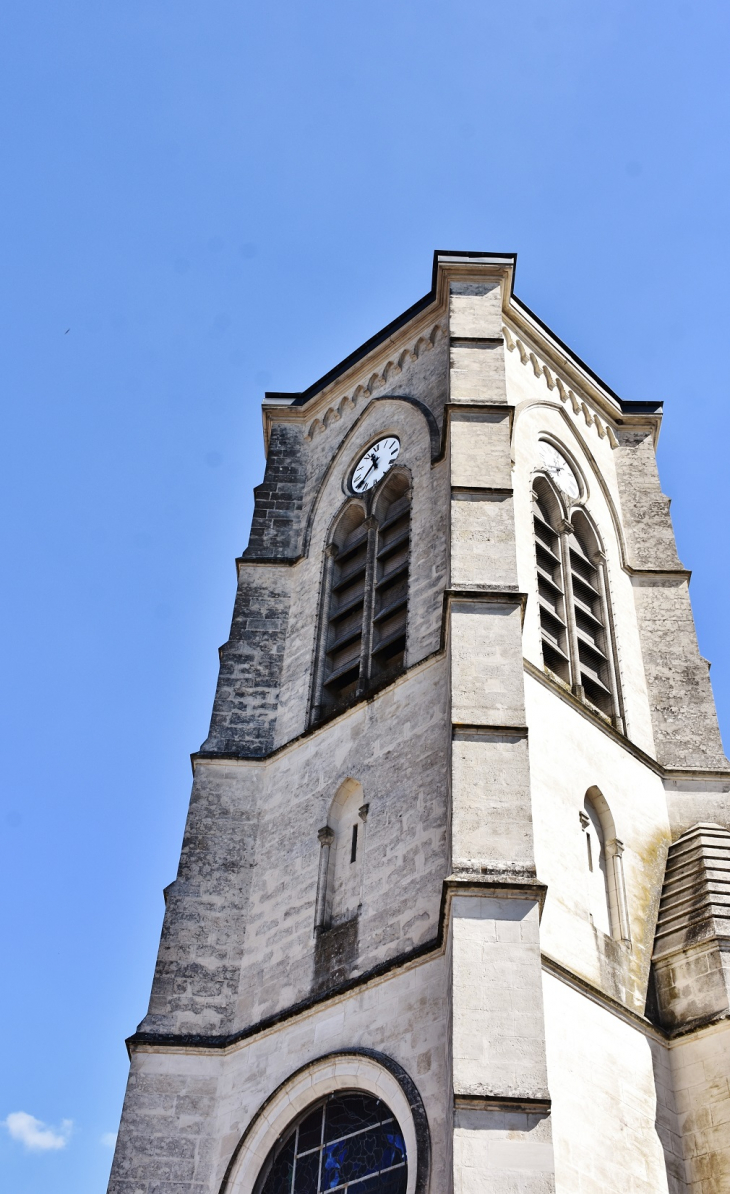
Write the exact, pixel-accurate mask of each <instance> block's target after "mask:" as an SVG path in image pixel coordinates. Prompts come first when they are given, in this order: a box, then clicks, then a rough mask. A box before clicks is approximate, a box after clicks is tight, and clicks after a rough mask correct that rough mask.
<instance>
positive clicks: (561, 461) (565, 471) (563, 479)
mask: <svg viewBox="0 0 730 1194" xmlns="http://www.w3.org/2000/svg"><path fill="white" fill-rule="evenodd" d="M540 455H541V457H542V466H543V468H544V469H545V472H546V473H547V474H548V476H550V477H552V479H553V481H554V482H555V484H556V485H557V486H558V488H559V489H560V490H562V492H563V493H564V494H565V495H566V497H570V498H579V497H580V485H579V484H578V479H577V477H576V475H575V473H574V472H573V470H572V468H571V467H570V465H569V464H568V462H567V460H566V459H565V457H564V456H563V455H562V453H561V452H558V449H557V448H554V447H553V445H552V444H548V443H546V442H545V440H540Z"/></svg>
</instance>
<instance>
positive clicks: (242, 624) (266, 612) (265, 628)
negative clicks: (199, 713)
mask: <svg viewBox="0 0 730 1194" xmlns="http://www.w3.org/2000/svg"><path fill="white" fill-rule="evenodd" d="M289 603H290V593H289V588H288V581H287V580H277V579H276V578H275V579H273V580H271V581H269V582H268V584H267V583H266V581H265V579H264V577H263V576H262V577H260V578H259V583H258V584H257V585H256V586H255V587H253V586H249V585H248V584H247V585H246V586H245V587H244V586H242V587H240V588H239V590H238V593H237V595H236V603H235V607H234V611H233V622H232V625H231V635H230V638H229V640H228V642H227V643H226V644H225V646H224V647H223V648H222V649H221V663H220V672H219V675H218V687H217V691H216V695H215V701H214V704H213V716H212V718H211V723H210V733H209V735H208V738H207V739H206V741H205V742H204V743H203V747H202V749H203V750H204V751H216V752H218V751H219V752H221V753H223V754H248V755H266V754H268V752H269V751H270V750H271V749H272V747H273V744H274V729H275V725H276V715H277V710H278V703H279V689H280V684H281V670H282V666H283V662H284V647H285V642H286V630H287V625H288V622H289Z"/></svg>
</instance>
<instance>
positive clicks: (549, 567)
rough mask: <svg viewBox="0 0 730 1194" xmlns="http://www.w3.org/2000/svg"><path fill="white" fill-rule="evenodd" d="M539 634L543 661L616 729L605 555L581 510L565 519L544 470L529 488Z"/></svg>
mask: <svg viewBox="0 0 730 1194" xmlns="http://www.w3.org/2000/svg"><path fill="white" fill-rule="evenodd" d="M532 520H533V527H534V535H535V562H536V566H537V597H538V609H539V617H540V639H541V645H542V655H543V662H544V665H545V668H546V669H547V671H548V672H550V673H552V674H553V676H556V677H557V678H558V679H559V680H561V681H563V683H565V684H569V685H570V687H571V689H572V691H573V693H574V695H575V696H576V697H578V699H579V700H581V701H584V702H585V703H586V704H588V705H590V706H591V707H592V709H593V710H594V711H597V712H599V713H601V714H602V715H603V716H604V717H606V718H608V719H609V720H610V721H611V722H612V723H613V724H614V726H616V728H617V729H620V730H623V721H622V718H621V716H620V696H619V690H618V677H617V670H616V664H615V659H614V646H613V636H612V630H611V622H610V611H609V605H608V582H607V576H606V561H605V557H604V555H603V552H602V551H601V548H600V545H599V543H598V539H597V537H596V534H595V532H594V530H593V528H592V526H591V523H590V521H589V519H588V517H587V516H586V514H585V511H584V510H582V509H577V510H574V511H573V514H572V516H571V518H570V520H568V518H566V516H565V513H564V510H563V505H562V502H561V500H560V498H559V497H558V495H557V493H556V491H555V490H554V489H553V487H552V485H551V484H550V483H549V481H548V480H547V479H546V478H545V477H541V476H538V477H537V478H536V479H535V482H534V485H533V490H532Z"/></svg>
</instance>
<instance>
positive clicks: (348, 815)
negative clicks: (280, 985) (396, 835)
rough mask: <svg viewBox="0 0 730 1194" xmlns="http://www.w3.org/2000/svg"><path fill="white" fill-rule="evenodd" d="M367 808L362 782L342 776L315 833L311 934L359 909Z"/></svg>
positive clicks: (361, 893)
mask: <svg viewBox="0 0 730 1194" xmlns="http://www.w3.org/2000/svg"><path fill="white" fill-rule="evenodd" d="M369 809H370V806H369V805H368V804H365V803H364V797H363V790H362V785H361V784H359V783H358V782H357V780H354V779H346V780H345V782H344V783H343V784H341V785H340V787H339V788H338V790H337V794H336V795H335V798H334V800H333V801H332V805H331V807H330V811H329V816H328V818H327V824H326V826H325V827H324V828H323V829H320V830H319V833H318V835H317V836H318V838H319V843H320V858H319V876H318V880H317V883H318V886H317V900H316V907H315V923H314V931H315V934H316V933H317V932H318V931H321V930H322V929H329V928H332V927H333V926H334V925H338V924H343V923H344V922H345V921H349V920H352V919H353V917H356V916H357V915H358V914H359V912H360V909H361V907H362V900H363V877H364V869H363V863H364V856H365V834H366V829H367V820H368V812H369Z"/></svg>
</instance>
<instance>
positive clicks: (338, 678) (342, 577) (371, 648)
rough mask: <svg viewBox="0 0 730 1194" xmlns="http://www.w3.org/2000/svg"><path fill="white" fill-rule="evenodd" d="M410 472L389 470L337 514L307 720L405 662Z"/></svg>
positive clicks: (352, 698)
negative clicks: (380, 479)
mask: <svg viewBox="0 0 730 1194" xmlns="http://www.w3.org/2000/svg"><path fill="white" fill-rule="evenodd" d="M410 525H411V477H410V473H409V471H408V470H407V469H405V468H402V467H397V466H396V467H395V468H393V469H391V470H390V472H389V473H388V474H387V476H386V477H385V478H384V480H383V481H382V482H381V483H380V485H378V486H377V488H376V489H375V490H374V491H372V492H371V493H369V494H368V495H367V496H366V497H365V498H364V499H359V498H350V499H349V500H348V501H347V502H346V503H345V505H344V506H343V507H342V509H341V510H340V512H339V513H338V515H337V517H336V518H335V520H334V522H333V524H332V528H331V531H330V536H329V542H328V545H327V549H326V552H325V563H324V570H323V578H322V590H321V593H322V596H321V602H320V617H319V633H318V639H317V655H316V659H315V666H314V669H313V684H312V701H311V713H310V721H311V724H318V723H319V722H321V721H323V720H326V719H327V718H328V717H332V716H335V715H336V714H337V713H340V712H342V711H343V710H344V709H346V708H348V707H349V706H350V705H352V704H354V703H355V702H356V701H358V700H360V699H361V698H362V697H364V696H366V695H367V694H368V693H370V692H372V691H374V689H376V688H377V687H379V686H381V685H383V684H386V683H388V682H389V681H390V680H391V679H393V678H394V677H395V676H397V675H398V674H399V673H400V672H401V671H403V669H404V668H405V666H406V648H407V631H408V580H409V564H410Z"/></svg>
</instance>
